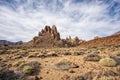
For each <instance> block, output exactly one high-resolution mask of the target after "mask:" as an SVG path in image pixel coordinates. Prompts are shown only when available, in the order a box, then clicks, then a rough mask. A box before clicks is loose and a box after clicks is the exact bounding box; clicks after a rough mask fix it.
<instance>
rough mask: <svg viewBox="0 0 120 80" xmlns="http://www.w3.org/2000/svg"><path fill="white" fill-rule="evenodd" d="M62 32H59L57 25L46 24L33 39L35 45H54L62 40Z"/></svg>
mask: <svg viewBox="0 0 120 80" xmlns="http://www.w3.org/2000/svg"><path fill="white" fill-rule="evenodd" d="M60 40H61V39H60V34H59V32H57V28H56V26H55V25H53V26H52V28H51V27H50V26H45V28H44V29H42V30H41V32H39V33H38V36H35V37H34V38H33V40H32V42H33V44H34V45H39V46H54V45H56V44H58V43H59V42H60Z"/></svg>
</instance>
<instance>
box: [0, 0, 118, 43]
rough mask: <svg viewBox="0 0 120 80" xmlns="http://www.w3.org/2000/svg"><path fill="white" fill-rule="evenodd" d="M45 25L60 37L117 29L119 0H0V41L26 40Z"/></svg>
mask: <svg viewBox="0 0 120 80" xmlns="http://www.w3.org/2000/svg"><path fill="white" fill-rule="evenodd" d="M45 25H50V26H52V25H56V26H57V28H58V31H59V32H60V34H61V37H62V38H65V37H67V36H69V35H71V36H72V37H75V36H78V37H79V38H80V39H85V40H90V39H92V38H93V37H94V36H101V37H102V36H108V35H111V34H113V33H115V32H117V31H120V0H0V40H9V41H19V40H22V41H29V40H31V39H32V38H33V37H34V36H36V35H37V34H38V32H39V31H41V29H42V28H44V26H45Z"/></svg>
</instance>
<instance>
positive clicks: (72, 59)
mask: <svg viewBox="0 0 120 80" xmlns="http://www.w3.org/2000/svg"><path fill="white" fill-rule="evenodd" d="M23 46H24V47H23ZM0 80H120V34H118V33H117V34H114V35H111V36H106V37H98V36H97V37H95V38H94V39H93V40H90V41H85V40H80V39H79V38H78V37H75V38H73V39H72V38H71V37H70V36H69V37H67V38H66V39H61V37H60V33H59V32H58V31H57V28H56V26H55V25H53V26H52V27H50V26H45V28H44V29H42V30H41V31H40V32H39V33H38V36H35V37H34V38H33V39H32V40H30V41H29V42H27V43H23V44H21V45H15V46H14V47H8V46H4V47H2V48H1V47H0Z"/></svg>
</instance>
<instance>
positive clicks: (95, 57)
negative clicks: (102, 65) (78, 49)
mask: <svg viewBox="0 0 120 80" xmlns="http://www.w3.org/2000/svg"><path fill="white" fill-rule="evenodd" d="M100 59H101V57H100V56H99V55H97V54H88V55H87V56H85V57H84V61H99V60H100Z"/></svg>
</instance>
